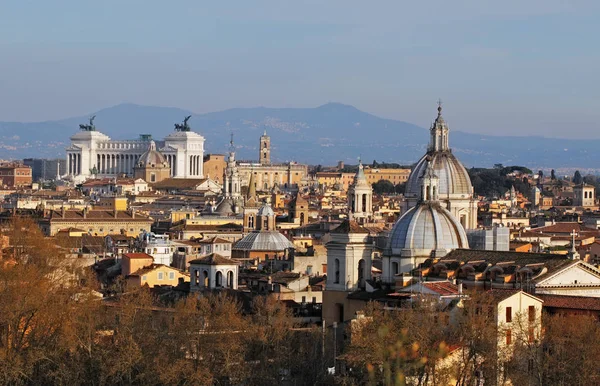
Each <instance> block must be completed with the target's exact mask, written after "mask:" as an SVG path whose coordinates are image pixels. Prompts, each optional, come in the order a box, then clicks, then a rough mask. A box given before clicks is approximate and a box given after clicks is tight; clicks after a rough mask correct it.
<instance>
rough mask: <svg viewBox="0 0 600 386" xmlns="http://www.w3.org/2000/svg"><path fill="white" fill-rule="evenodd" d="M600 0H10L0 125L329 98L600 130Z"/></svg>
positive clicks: (508, 130)
mask: <svg viewBox="0 0 600 386" xmlns="http://www.w3.org/2000/svg"><path fill="white" fill-rule="evenodd" d="M599 10H600V2H598V1H568V2H567V1H557V0H502V1H481V0H472V1H458V0H452V1H449V0H443V1H426V0H425V1H399V0H393V1H381V0H380V1H364V0H361V1H351V0H315V1H309V0H302V1H298V0H296V1H284V0H273V1H262V0H236V1H234V0H231V1H199V0H190V1H175V0H174V1H164V0H160V1H154V0H137V1H134V0H97V1H82V0H72V1H67V0H64V1H61V0H52V1H47V0H38V1H26V0H0V120H4V121H6V120H23V121H34V120H46V119H57V118H65V117H69V116H75V115H83V114H87V113H88V112H92V111H95V110H98V109H100V108H103V107H107V106H111V105H114V104H118V103H121V102H134V103H139V104H148V105H161V106H175V107H181V108H185V109H189V110H192V111H194V112H209V111H215V110H222V109H226V108H230V107H250V106H260V105H262V106H273V107H310V106H318V105H320V104H323V103H326V102H328V101H336V102H342V103H347V104H352V105H354V106H356V107H357V108H359V109H361V110H364V111H368V112H371V113H374V114H376V115H380V116H384V117H389V118H396V119H401V120H405V121H409V122H412V123H415V124H418V125H421V126H427V125H428V124H429V123H430V121H431V119H432V118H433V117H434V115H435V107H436V106H435V101H436V100H437V99H438V98H442V99H443V100H444V101H445V117H446V118H447V120H448V121H449V122H450V124H451V128H452V129H454V130H463V131H471V132H480V133H498V134H518V135H524V134H539V135H546V136H558V137H568V136H570V135H572V136H576V137H580V138H581V137H583V138H585V137H589V138H600V108H599V107H600V81H599V79H600V77H599V75H598V71H600V51H599V42H598V38H599V36H600V27H599V26H600V23H599V22H598V20H600V12H599Z"/></svg>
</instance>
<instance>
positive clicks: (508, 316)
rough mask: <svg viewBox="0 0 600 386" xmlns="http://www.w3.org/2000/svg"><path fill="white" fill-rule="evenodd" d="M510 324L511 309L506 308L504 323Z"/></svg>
mask: <svg viewBox="0 0 600 386" xmlns="http://www.w3.org/2000/svg"><path fill="white" fill-rule="evenodd" d="M510 322H512V307H506V323H510Z"/></svg>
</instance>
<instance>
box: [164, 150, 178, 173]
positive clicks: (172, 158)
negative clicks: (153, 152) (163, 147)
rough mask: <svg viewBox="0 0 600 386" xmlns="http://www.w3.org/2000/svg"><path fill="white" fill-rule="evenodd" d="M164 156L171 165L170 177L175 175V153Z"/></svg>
mask: <svg viewBox="0 0 600 386" xmlns="http://www.w3.org/2000/svg"><path fill="white" fill-rule="evenodd" d="M165 158H166V159H167V162H168V163H169V166H170V167H171V177H173V176H175V175H177V156H176V155H175V154H167V155H166V156H165Z"/></svg>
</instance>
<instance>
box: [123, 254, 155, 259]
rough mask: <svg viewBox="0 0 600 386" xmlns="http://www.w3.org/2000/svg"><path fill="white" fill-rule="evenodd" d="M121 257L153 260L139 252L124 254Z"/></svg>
mask: <svg viewBox="0 0 600 386" xmlns="http://www.w3.org/2000/svg"><path fill="white" fill-rule="evenodd" d="M123 257H127V258H129V259H151V260H154V257H152V256H150V255H149V254H147V253H141V252H134V253H124V254H123Z"/></svg>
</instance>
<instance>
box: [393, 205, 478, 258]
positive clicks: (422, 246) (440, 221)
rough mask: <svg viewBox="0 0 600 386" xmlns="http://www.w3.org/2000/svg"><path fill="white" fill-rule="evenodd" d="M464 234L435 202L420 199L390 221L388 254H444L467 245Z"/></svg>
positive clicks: (458, 225)
mask: <svg viewBox="0 0 600 386" xmlns="http://www.w3.org/2000/svg"><path fill="white" fill-rule="evenodd" d="M468 247H469V243H468V241H467V234H466V233H465V230H464V228H463V227H462V225H461V224H460V223H459V222H458V221H457V220H456V218H455V217H454V216H453V215H452V214H451V213H450V212H448V211H447V210H446V209H444V208H443V207H442V206H441V205H440V204H439V203H438V202H421V203H420V204H419V205H417V206H415V207H413V208H411V209H409V210H408V212H406V213H405V214H404V215H403V216H402V217H401V218H400V220H398V222H396V224H395V225H394V228H393V229H392V233H391V234H390V238H389V242H388V249H391V253H392V255H401V256H431V255H432V252H435V255H440V254H441V255H445V254H446V253H448V252H450V251H451V250H452V249H456V248H468Z"/></svg>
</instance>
